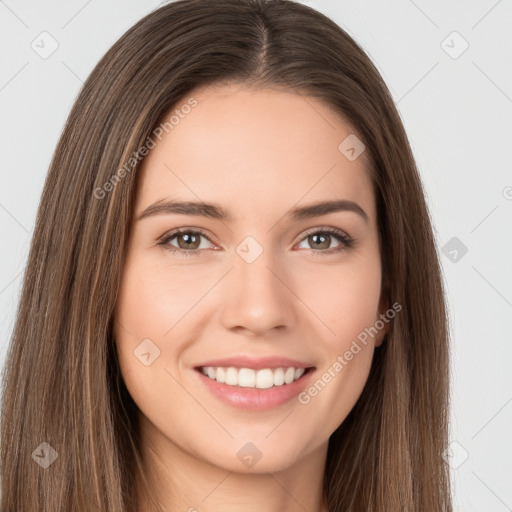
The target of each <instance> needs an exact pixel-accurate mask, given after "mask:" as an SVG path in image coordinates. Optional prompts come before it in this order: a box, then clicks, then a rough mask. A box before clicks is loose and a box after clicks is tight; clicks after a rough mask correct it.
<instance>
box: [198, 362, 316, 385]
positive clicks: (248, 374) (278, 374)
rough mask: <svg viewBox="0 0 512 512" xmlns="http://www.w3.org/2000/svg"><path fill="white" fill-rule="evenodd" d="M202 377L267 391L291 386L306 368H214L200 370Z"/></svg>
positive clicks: (206, 367)
mask: <svg viewBox="0 0 512 512" xmlns="http://www.w3.org/2000/svg"><path fill="white" fill-rule="evenodd" d="M200 370H201V372H202V373H203V375H205V376H207V377H209V378H210V379H212V380H215V381H217V382H219V383H221V384H227V385H228V386H238V387H242V388H256V389H269V388H272V387H276V386H283V385H288V384H291V383H293V382H295V381H297V380H299V379H300V378H301V377H302V375H304V373H305V372H306V370H307V369H306V368H294V367H288V368H273V369H272V368H262V369H259V370H255V369H252V368H235V367H232V366H230V367H227V368H226V367H222V366H218V367H214V366H203V367H201V368H200Z"/></svg>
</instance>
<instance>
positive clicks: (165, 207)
mask: <svg viewBox="0 0 512 512" xmlns="http://www.w3.org/2000/svg"><path fill="white" fill-rule="evenodd" d="M340 211H350V212H354V213H357V214H358V215H360V216H361V217H362V218H363V219H364V220H365V221H366V222H368V221H369V218H368V215H367V213H366V212H365V211H364V210H363V209H362V208H361V207H360V206H359V205H358V204H357V203H355V202H354V201H349V200H347V199H338V200H333V201H320V202H316V203H312V204H309V205H307V206H300V207H295V208H292V209H291V210H289V211H288V212H287V213H286V215H287V216H288V217H289V218H290V219H291V220H294V221H299V220H305V219H311V218H314V217H320V216H322V215H327V214H329V213H333V212H340ZM172 213H176V214H181V215H197V216H201V217H208V218H211V219H217V220H222V221H228V222H232V221H234V220H235V218H234V216H233V215H232V214H231V213H230V212H228V211H227V210H225V209H224V208H223V207H222V206H220V205H218V204H215V203H204V202H196V201H177V200H161V201H158V202H156V203H153V204H152V205H150V206H148V207H147V208H146V209H145V210H144V211H143V212H142V213H141V214H140V215H139V216H138V217H137V219H136V220H142V219H145V218H147V217H151V216H153V215H163V214H172Z"/></svg>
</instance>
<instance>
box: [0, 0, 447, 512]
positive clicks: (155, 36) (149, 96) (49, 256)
mask: <svg viewBox="0 0 512 512" xmlns="http://www.w3.org/2000/svg"><path fill="white" fill-rule="evenodd" d="M222 83H244V84H250V85H252V86H255V87H266V86H269V87H283V88H284V89H286V90H289V91H293V92H295V93H297V94H303V95H310V96H312V97H316V98H318V99H320V100H321V101H323V102H324V103H325V104H326V105H328V106H329V107H330V108H331V109H332V110H333V111H335V112H338V113H339V114H340V115H341V116H343V118H344V119H346V120H347V122H349V123H350V124H351V125H352V126H353V127H354V129H355V130H357V133H358V134H360V135H361V137H362V138H363V141H364V144H365V145H366V151H367V153H368V155H369V157H370V158H369V164H368V166H369V169H368V171H369V172H370V174H371V176H372V180H373V183H374V187H375V191H376V201H377V208H378V209H377V212H378V222H379V237H380V240H381V255H382V264H383V276H384V281H383V293H385V294H386V296H387V297H388V299H389V303H390V304H392V303H394V302H398V303H399V304H400V305H402V308H403V309H402V311H401V312H400V314H398V315H396V317H395V318H394V320H393V323H392V325H391V329H390V330H389V332H388V333H387V335H386V339H385V342H384V343H383V345H382V346H380V347H378V348H377V349H376V351H375V353H374V360H373V362H372V368H371V371H370V376H369V378H368V381H367V383H366V386H365V388H364V390H363V393H362V395H361V396H360V398H359V400H358V402H357V403H356V405H355V407H354V408H353V410H352V411H351V412H350V414H349V416H348V417H347V418H346V420H345V421H344V422H343V423H342V424H341V426H340V427H339V428H338V429H337V430H336V431H335V432H334V433H333V435H332V436H331V438H330V440H329V448H328V459H327V464H326V468H325V477H324V482H325V485H324V495H325V500H326V503H327V504H328V506H329V511H330V512H341V511H344V512H345V511H349V510H350V511H373V512H390V511H393V512H398V511H421V512H424V511H428V512H441V511H443V512H450V511H451V510H452V505H451V498H450V483H449V472H448V467H447V465H446V463H445V462H444V460H443V458H442V453H443V450H444V448H445V446H446V444H447V430H448V425H447V423H448V406H449V403H448V399H449V393H448V390H449V366H448V365H449V360H448V355H449V352H448V341H449V340H448V332H449V329H448V320H447V315H446V310H445V299H444V291H443V285H442V279H441V274H440V267H439V262H438V255H437V252H436V247H435V242H434V237H433V233H432V226H431V220H430V218H429V213H428V209H427V206H426V203H425V198H424V193H423V190H422V185H421V181H420V178H419V175H418V171H417V168H416V165H415V162H414V158H413V155H412V152H411V149H410V146H409V142H408V139H407V136H406V134H405V131H404V128H403V125H402V122H401V120H400V117H399V115H398V113H397V110H396V107H395V105H394V103H393V101H392V98H391V96H390V94H389V91H388V89H387V87H386V85H385V84H384V82H383V80H382V78H381V76H380V75H379V73H378V71H377V69H376V68H375V66H374V65H373V64H372V63H371V61H370V59H369V58H368V57H367V55H366V54H365V53H364V51H363V50H362V49H361V48H360V47H359V46H358V45H357V44H356V42H354V40H353V39H352V38H351V37H349V36H348V35H347V33H346V32H345V31H344V30H342V29H341V28H340V27H339V26H338V25H336V24H335V23H334V22H333V21H332V20H330V19H329V18H328V17H326V16H324V15H323V14H321V13H319V12H317V11H315V10H314V9H312V8H310V7H307V6H305V5H302V4H299V3H295V2H292V1H291V0H273V1H265V0H215V1H211V0H179V1H176V2H173V3H169V4H167V5H165V6H163V7H161V8H159V9H157V10H156V11H154V12H152V13H150V14H149V15H147V16H146V17H144V18H143V19H142V20H140V21H139V22H138V23H137V24H136V25H135V26H133V27H132V28H131V29H130V30H128V31H127V32H126V33H125V34H124V35H123V36H122V37H121V38H120V39H119V40H118V41H117V42H116V43H115V44H114V46H113V47H112V48H111V49H110V50H109V51H108V52H107V53H106V55H105V56H104V57H103V58H102V59H101V61H100V62H99V63H98V65H97V66H96V67H95V69H94V70H93V71H92V73H91V75H90V76H89V78H88V79H87V81H86V82H85V84H84V85H83V88H82V90H81V91H80V94H79V96H78V98H77V100H76V102H75V104H74V106H73V108H72V110H71V113H70V115H69V118H68V120H67V122H66V125H65V128H64V131H63V133H62V136H61V138H60V140H59V142H58V145H57V148H56V150H55V154H54V157H53V160H52V162H51V165H50V169H49V172H48V175H47V178H46V182H45V185H44V190H43V193H42V198H41V203H40V206H39V210H38V213H37V220H36V226H35V230H34V234H33V238H32V243H31V248H30V253H29V258H28V264H27V267H26V270H25V275H24V281H23V288H22V295H21V299H20V303H19V308H18V311H17V317H16V323H15V327H14V330H13V335H12V339H11V342H10V346H9V351H8V355H7V361H6V366H5V370H4V374H3V389H2V393H3V394H2V404H1V407H2V409H1V464H2V482H1V491H2V496H1V509H2V511H5V512H7V511H9V512H20V511H33V510H34V511H35V510H45V511H57V510H66V511H68V510H73V511H78V512H80V511H88V512H90V511H92V510H99V511H102V512H106V511H116V512H118V511H129V510H137V493H136V492H135V488H136V485H135V482H136V475H137V472H138V471H142V469H141V464H140V456H139V455H140V452H139V441H140V439H139V432H138V429H137V423H136V422H135V421H134V418H135V416H136V412H137V407H136V405H135V404H134V402H133V400H132V399H131V397H130V395H129V394H128V392H127V390H126V388H125V386H124V382H123V378H122V375H121V373H120V369H119V365H118V361H117V357H116V352H115V349H114V338H113V333H114V325H113V322H114V321H115V319H114V317H113V312H114V308H115V304H116V298H117V293H118V288H119V283H120V278H121V274H122V269H123V261H124V254H125V248H126V241H127V236H128V233H129V227H130V223H131V216H132V207H133V198H134V192H135V187H136V180H135V178H136V175H137V169H138V167H139V165H140V154H139V149H140V148H142V147H144V146H145V145H147V144H148V137H150V136H151V134H152V133H153V130H154V129H155V127H156V126H158V124H159V122H160V121H161V120H162V116H163V115H164V114H166V113H168V112H169V111H170V110H171V109H172V108H174V107H175V106H176V105H177V104H178V103H180V102H183V101H185V100H187V99H188V98H189V97H190V96H191V94H192V91H193V90H194V88H196V87H198V86H208V85H212V84H222ZM134 155H136V157H134ZM127 163H128V164H127ZM120 169H124V171H123V172H120V171H119V170H120ZM108 183H110V185H108ZM41 443H47V444H41ZM48 445H49V446H48ZM52 449H53V450H54V451H55V452H52ZM55 455H57V458H55ZM38 458H39V461H40V462H41V461H46V463H43V464H41V463H39V464H38V463H36V460H38ZM53 459H55V460H53ZM50 462H51V463H50ZM48 463H50V464H49V465H48ZM45 465H46V466H48V467H44V466H45Z"/></svg>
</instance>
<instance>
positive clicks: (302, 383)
mask: <svg viewBox="0 0 512 512" xmlns="http://www.w3.org/2000/svg"><path fill="white" fill-rule="evenodd" d="M196 373H197V374H198V376H199V378H200V379H201V381H202V382H203V383H204V385H205V386H206V388H207V389H208V390H209V391H211V392H212V393H213V394H214V395H215V396H216V397H217V398H219V399H220V400H221V401H222V402H224V403H226V404H229V405H232V406H234V407H237V408H239V409H245V410H250V411H265V410H268V409H273V408H274V407H279V406H280V405H283V404H285V403H286V402H288V401H290V400H292V399H293V398H294V397H296V396H297V395H298V394H299V393H300V392H301V391H302V390H303V389H304V388H305V387H306V385H307V383H308V381H309V380H310V378H311V375H312V374H313V373H314V369H313V368H310V369H309V370H308V371H307V372H306V373H304V374H303V375H302V377H301V378H300V379H298V380H296V381H294V382H292V383H291V384H283V385H281V386H273V387H271V388H266V389H257V388H243V387H240V386H230V385H229V384H222V383H220V382H217V381H216V380H213V379H210V377H207V376H206V375H204V374H203V373H202V372H201V371H200V370H196Z"/></svg>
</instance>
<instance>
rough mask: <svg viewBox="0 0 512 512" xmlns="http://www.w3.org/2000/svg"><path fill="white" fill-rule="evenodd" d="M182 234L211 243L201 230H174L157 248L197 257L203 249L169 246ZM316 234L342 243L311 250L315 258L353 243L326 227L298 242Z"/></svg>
mask: <svg viewBox="0 0 512 512" xmlns="http://www.w3.org/2000/svg"><path fill="white" fill-rule="evenodd" d="M183 234H187V235H201V236H204V237H205V238H206V239H207V240H208V241H209V242H210V243H213V242H212V241H211V240H210V238H209V237H208V236H207V235H206V233H205V232H204V231H202V230H201V229H180V228H178V229H176V230H174V231H172V232H170V233H166V234H165V235H164V236H163V237H162V238H160V242H158V244H157V245H159V246H162V247H163V248H164V249H165V250H167V251H170V252H172V253H181V255H183V256H199V255H200V253H201V252H202V251H203V250H204V249H190V250H186V249H181V248H177V247H173V246H171V245H169V242H170V241H171V240H172V239H173V238H175V237H176V235H183ZM318 234H328V235H331V236H333V237H334V238H336V239H337V240H338V241H339V242H341V243H342V245H340V246H339V247H335V248H332V249H326V250H318V251H317V250H315V249H311V250H312V251H313V254H314V255H315V256H318V255H319V253H322V254H333V253H337V252H341V251H343V250H345V249H349V248H351V247H352V246H353V243H354V241H355V239H354V238H352V237H351V236H349V235H348V234H346V233H344V232H343V231H341V230H339V229H335V228H328V227H325V228H318V229H315V230H312V231H309V232H307V233H306V234H305V235H304V237H303V238H302V239H301V240H300V242H302V241H303V240H304V239H305V238H307V237H309V236H311V235H318ZM300 242H299V243H300Z"/></svg>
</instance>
